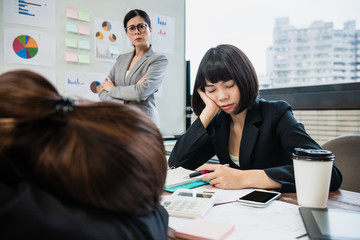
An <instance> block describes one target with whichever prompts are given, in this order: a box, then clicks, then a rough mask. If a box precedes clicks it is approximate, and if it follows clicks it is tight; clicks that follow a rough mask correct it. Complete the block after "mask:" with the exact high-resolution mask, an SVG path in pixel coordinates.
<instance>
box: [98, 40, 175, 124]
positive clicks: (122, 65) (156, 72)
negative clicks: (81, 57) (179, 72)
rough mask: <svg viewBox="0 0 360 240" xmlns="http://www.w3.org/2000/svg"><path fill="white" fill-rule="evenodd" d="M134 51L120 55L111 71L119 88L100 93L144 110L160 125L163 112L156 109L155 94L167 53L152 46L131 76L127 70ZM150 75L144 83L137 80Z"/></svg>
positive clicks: (162, 77) (104, 96)
mask: <svg viewBox="0 0 360 240" xmlns="http://www.w3.org/2000/svg"><path fill="white" fill-rule="evenodd" d="M134 53H135V52H134V51H133V52H129V53H125V54H122V55H120V56H119V57H118V58H117V60H116V63H115V64H114V66H113V68H112V69H111V71H110V74H109V78H110V79H111V80H112V81H113V83H114V85H115V87H114V88H112V89H110V91H109V92H107V91H105V90H103V91H101V92H100V93H99V98H100V99H101V100H102V101H114V100H115V101H118V102H122V103H125V104H130V105H134V106H137V107H139V108H140V109H142V110H143V111H144V112H145V113H146V114H147V115H148V116H149V117H150V118H151V120H153V122H154V123H155V124H156V125H157V126H158V127H159V126H160V119H159V112H158V110H157V108H156V104H155V97H154V94H155V92H157V90H158V89H159V87H160V85H161V83H162V81H163V79H164V75H165V70H166V67H167V64H168V60H167V58H166V57H165V56H164V55H160V54H157V53H155V52H154V50H153V49H152V47H150V49H149V50H148V51H147V52H146V53H145V54H144V55H143V56H142V57H141V58H140V59H139V61H138V62H137V63H136V64H135V65H134V66H133V67H132V68H131V70H130V72H129V74H128V76H126V71H127V69H128V67H129V65H130V62H131V59H132V58H133V56H134ZM144 74H145V75H146V81H145V82H144V83H141V84H138V85H136V83H137V82H138V81H139V80H140V79H141V78H142V76H143V75H144Z"/></svg>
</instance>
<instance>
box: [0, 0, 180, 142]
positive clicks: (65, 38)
mask: <svg viewBox="0 0 360 240" xmlns="http://www.w3.org/2000/svg"><path fill="white" fill-rule="evenodd" d="M0 1H1V8H2V9H3V10H2V11H1V12H0V19H1V21H0V32H1V37H0V46H1V48H2V49H6V51H5V50H4V51H0V71H1V72H4V71H8V70H12V69H18V68H24V69H30V70H34V71H37V72H39V73H41V74H42V75H44V76H45V77H47V78H48V79H49V80H50V81H52V82H53V83H54V84H55V86H56V87H57V89H58V90H59V92H60V93H61V94H64V95H66V93H67V91H68V89H67V87H66V86H67V84H69V81H70V82H71V81H72V80H69V79H70V77H69V76H73V75H74V74H75V75H76V74H77V73H79V74H80V78H81V77H84V78H86V79H88V81H90V80H91V79H92V78H101V77H102V76H107V74H108V73H109V71H110V69H111V67H112V66H113V64H114V62H112V61H105V60H98V58H97V57H96V55H95V50H94V44H96V38H95V37H94V36H95V32H96V31H97V26H95V23H96V21H98V20H99V19H100V20H109V21H111V22H114V23H117V22H119V23H120V27H119V28H121V31H120V34H119V35H120V36H118V35H117V36H118V38H119V39H120V40H121V41H120V44H119V46H118V49H115V50H114V51H119V53H120V54H121V53H125V52H130V51H132V49H133V48H132V46H131V44H130V43H129V41H128V40H127V37H126V35H125V33H124V30H123V27H122V21H123V18H124V16H125V15H126V13H127V12H128V11H129V10H131V9H136V8H138V9H142V10H144V11H146V12H147V13H148V14H149V15H150V17H151V18H152V19H151V20H152V25H153V27H154V19H153V17H157V16H161V18H158V19H155V21H156V20H157V21H158V23H159V24H163V23H164V21H163V19H165V20H166V21H167V23H168V24H169V23H170V24H173V26H172V29H173V33H172V34H173V35H172V36H171V38H172V39H173V41H172V44H171V45H170V46H167V45H166V44H167V43H165V44H161V45H159V46H158V48H159V51H157V48H156V45H155V43H154V48H155V51H157V52H159V53H162V54H164V55H165V56H166V57H167V58H168V60H169V64H168V67H167V70H166V73H165V78H164V82H163V85H162V87H161V89H160V91H159V92H158V93H157V94H156V104H157V107H158V110H159V114H160V131H161V133H162V134H163V135H164V136H168V135H178V134H182V133H183V132H184V131H185V117H186V115H185V106H186V96H185V86H186V80H185V78H186V74H185V72H186V61H185V0H156V1H146V0H122V1H119V0H105V1H88V0H77V1H72V0H36V1H35V0H27V1H26V2H28V3H35V4H36V3H38V4H44V5H43V8H35V7H34V8H33V9H31V10H32V11H36V14H37V16H42V15H44V16H45V17H48V18H51V11H52V7H54V9H55V10H54V11H55V21H54V22H52V21H47V20H42V19H40V21H38V22H36V23H35V21H34V24H33V25H28V24H27V23H26V22H25V23H23V22H21V21H16V14H15V20H14V19H10V17H9V16H10V15H9V13H7V12H5V4H8V5H9V4H10V5H11V4H12V5H14V6H16V5H17V4H19V2H18V0H0ZM52 5H54V6H52ZM30 7H31V6H30ZM30 7H29V8H30ZM67 7H70V8H73V9H78V10H79V12H80V10H81V11H82V12H83V11H84V12H87V13H88V17H89V21H88V22H85V23H88V27H89V29H88V31H89V35H88V36H87V35H85V36H83V35H81V34H74V33H71V32H69V29H70V28H71V27H73V26H74V21H76V20H74V19H71V18H69V16H68V15H67V14H68V13H69V11H67ZM38 9H42V11H40V10H38ZM13 15H14V14H13ZM47 15H48V16H47ZM79 15H80V13H79ZM19 16H20V15H19ZM21 16H22V15H21ZM20 20H21V19H20ZM73 20H74V21H73ZM42 23H43V25H42ZM69 24H70V25H69ZM71 24H72V25H71ZM79 26H80V25H79ZM114 26H115V24H114ZM79 28H80V27H79ZM153 30H154V28H153ZM4 31H6V32H4ZM85 31H86V30H85ZM19 32H24V34H26V33H27V32H30V33H32V34H37V33H39V34H38V39H41V40H42V41H43V44H45V43H46V44H47V46H46V47H47V49H48V51H47V53H46V54H45V55H44V56H46V57H48V58H49V59H46V61H38V62H34V63H32V64H29V63H28V62H27V61H26V60H24V59H21V61H16V57H15V61H11V59H10V58H6V56H8V55H7V54H9V52H11V53H12V54H14V53H13V51H14V49H12V48H11V47H9V44H8V42H9V41H10V40H11V41H13V39H14V36H18V35H19V34H18V33H19ZM69 35H70V36H74V35H75V36H76V35H78V36H79V38H81V37H84V40H85V42H82V43H81V44H80V41H79V45H78V46H77V48H75V49H71V48H69V42H70V40H71V38H69ZM152 36H154V33H153V34H152ZM9 39H10V40H9ZM41 40H39V41H41ZM152 40H153V41H154V42H156V41H157V39H152ZM51 43H52V44H51ZM87 45H88V46H87ZM5 46H6V48H5ZM80 46H81V47H82V48H84V49H85V50H84V49H80ZM39 49H40V47H39ZM169 49H170V50H169ZM70 50H75V51H78V52H79V54H80V53H85V58H82V59H83V62H82V63H79V62H76V63H72V62H67V61H66V60H65V58H67V60H69V59H71V58H70V57H69V56H70V55H68V54H69V52H71V51H70ZM41 53H43V52H41ZM38 54H39V55H40V50H39V52H38ZM43 54H44V53H43ZM78 57H79V58H80V55H79V56H78ZM5 58H6V59H5ZM44 58H45V57H43V59H44ZM84 59H85V60H84ZM87 61H88V63H87ZM102 80H103V79H99V80H98V81H100V82H101V81H102ZM81 94H82V93H81ZM81 94H80V95H81ZM84 95H85V97H87V96H86V94H85V93H84Z"/></svg>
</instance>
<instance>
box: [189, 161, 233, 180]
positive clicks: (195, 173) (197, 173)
mask: <svg viewBox="0 0 360 240" xmlns="http://www.w3.org/2000/svg"><path fill="white" fill-rule="evenodd" d="M224 166H226V167H228V166H229V164H224ZM209 172H212V171H209V170H205V171H196V172H193V173H190V174H189V175H188V176H185V177H184V178H193V177H197V176H200V175H203V174H206V173H209Z"/></svg>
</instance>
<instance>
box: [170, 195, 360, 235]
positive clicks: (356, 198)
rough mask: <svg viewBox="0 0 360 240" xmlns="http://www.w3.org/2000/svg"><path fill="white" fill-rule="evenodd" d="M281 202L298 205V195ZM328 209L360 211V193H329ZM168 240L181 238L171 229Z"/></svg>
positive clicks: (281, 199) (284, 196) (288, 196)
mask: <svg viewBox="0 0 360 240" xmlns="http://www.w3.org/2000/svg"><path fill="white" fill-rule="evenodd" d="M169 194H170V193H169ZM279 200H280V201H283V202H287V203H291V204H295V205H297V200H296V193H283V194H282V196H281V198H280V199H279ZM327 207H328V208H338V209H346V210H353V211H360V193H358V192H352V191H347V190H343V189H340V190H337V191H332V192H330V193H329V198H328V205H327ZM168 239H180V238H176V237H175V231H174V230H173V229H171V228H169V229H168ZM300 239H301V238H300Z"/></svg>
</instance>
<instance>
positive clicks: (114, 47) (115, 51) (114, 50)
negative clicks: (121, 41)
mask: <svg viewBox="0 0 360 240" xmlns="http://www.w3.org/2000/svg"><path fill="white" fill-rule="evenodd" d="M109 53H110V54H111V55H119V54H120V49H119V45H118V44H111V43H109Z"/></svg>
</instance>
